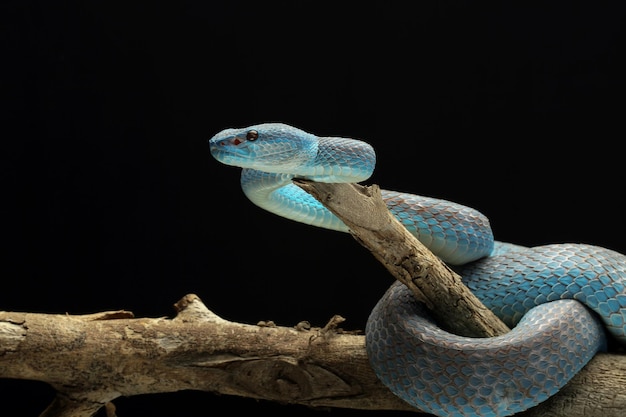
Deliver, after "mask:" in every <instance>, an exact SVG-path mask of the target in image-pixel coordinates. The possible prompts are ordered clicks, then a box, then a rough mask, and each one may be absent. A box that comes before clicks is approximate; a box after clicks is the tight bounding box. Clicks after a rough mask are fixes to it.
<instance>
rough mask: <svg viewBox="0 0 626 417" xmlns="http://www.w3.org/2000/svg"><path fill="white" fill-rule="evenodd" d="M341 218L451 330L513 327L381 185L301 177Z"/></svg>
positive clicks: (477, 332)
mask: <svg viewBox="0 0 626 417" xmlns="http://www.w3.org/2000/svg"><path fill="white" fill-rule="evenodd" d="M295 184H296V185H298V186H299V187H300V188H302V189H303V190H305V191H306V192H308V193H310V194H311V195H313V197H315V198H316V199H317V200H319V201H320V202H321V203H322V204H324V206H326V207H327V208H328V209H329V210H330V211H331V212H333V213H334V214H335V215H336V216H337V217H339V218H340V219H341V220H342V221H343V222H344V223H345V224H346V225H347V226H348V227H349V228H350V232H351V233H352V235H353V236H354V237H355V238H356V240H357V241H359V243H361V244H362V245H363V246H365V247H366V248H367V249H369V250H370V252H372V254H373V255H374V257H376V259H378V260H379V261H380V262H381V263H382V264H383V265H384V266H385V267H386V268H387V270H389V272H391V274H392V275H393V276H394V277H395V278H396V279H398V280H399V281H400V282H402V283H403V284H405V285H406V286H407V287H408V288H409V289H411V291H412V292H413V294H414V295H415V297H416V298H417V299H418V300H420V301H422V302H423V303H425V304H426V306H428V307H429V309H430V310H431V312H432V313H433V315H434V316H435V317H436V318H437V320H438V322H439V323H440V324H441V325H442V326H444V327H445V328H446V329H447V330H449V331H450V332H451V333H455V334H459V335H464V336H470V337H491V336H498V335H502V334H505V333H507V332H508V331H509V328H508V327H507V326H506V325H505V324H504V323H502V321H501V320H500V319H499V318H498V317H497V316H496V315H495V314H493V313H492V312H491V310H489V309H488V308H487V307H485V306H484V305H483V303H482V302H481V301H480V300H479V299H478V298H477V297H476V296H475V295H474V294H473V293H472V292H471V291H470V290H469V289H468V288H467V287H466V286H465V285H464V284H463V282H462V281H461V277H460V276H459V275H458V274H457V273H455V272H454V271H452V270H451V269H450V268H449V267H448V266H447V265H446V264H445V263H443V262H442V261H441V260H440V259H439V258H437V257H436V256H435V255H433V254H432V252H430V251H429V250H428V249H427V248H426V247H425V246H424V245H423V244H422V243H421V242H420V241H419V240H417V238H416V237H415V236H413V235H412V234H411V233H409V232H408V231H407V230H406V228H405V227H404V226H402V224H400V222H399V221H398V220H397V219H396V218H395V217H394V216H393V215H392V214H391V213H390V212H389V210H388V209H387V206H386V205H385V202H384V201H383V199H382V197H381V194H380V188H379V187H378V186H377V185H372V186H367V187H366V186H362V185H358V184H329V183H319V182H312V181H305V180H296V181H295Z"/></svg>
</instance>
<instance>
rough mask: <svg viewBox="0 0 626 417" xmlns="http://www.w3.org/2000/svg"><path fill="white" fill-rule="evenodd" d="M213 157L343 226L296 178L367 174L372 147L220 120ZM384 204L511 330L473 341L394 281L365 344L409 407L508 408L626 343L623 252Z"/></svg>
mask: <svg viewBox="0 0 626 417" xmlns="http://www.w3.org/2000/svg"><path fill="white" fill-rule="evenodd" d="M209 149H210V152H211V154H212V155H213V157H215V158H216V159H217V160H218V161H220V162H222V163H224V164H227V165H233V166H238V167H241V168H243V170H242V174H241V186H242V189H243V192H244V193H245V195H246V196H247V197H248V198H249V199H250V200H251V201H252V202H253V203H255V204H256V205H258V206H260V207H262V208H264V209H266V210H269V211H270V212H273V213H275V214H277V215H280V216H283V217H286V218H289V219H292V220H296V221H299V222H303V223H307V224H310V225H314V226H318V227H324V228H328V229H334V230H339V231H347V227H346V226H345V225H344V224H343V223H342V222H341V221H340V220H339V219H338V218H337V217H335V216H334V215H333V214H331V213H330V212H329V211H328V210H327V209H326V208H325V207H324V206H323V205H321V204H320V203H319V202H318V201H317V200H315V199H314V198H313V197H311V196H310V195H309V194H307V193H306V192H304V191H302V190H301V189H300V188H299V187H297V186H295V185H294V184H292V181H291V180H292V179H293V178H306V179H310V180H314V181H322V182H360V181H364V180H366V179H367V178H369V176H370V175H371V174H372V172H373V169H374V164H375V161H376V155H375V152H374V149H373V148H372V146H370V145H369V144H367V143H365V142H363V141H360V140H356V139H348V138H340V137H318V136H316V135H313V134H311V133H307V132H305V131H303V130H301V129H298V128H295V127H292V126H289V125H286V124H282V123H264V124H258V125H254V126H249V127H245V128H240V129H225V130H223V131H221V132H219V133H217V134H216V135H215V136H214V137H212V138H211V139H210V140H209ZM382 195H383V199H384V200H385V202H386V203H387V206H388V208H389V210H390V211H391V212H392V213H393V214H394V215H395V216H396V217H397V218H398V220H399V221H400V222H401V223H402V224H403V225H404V226H405V227H406V228H407V229H408V230H409V231H411V232H412V233H413V234H414V235H415V236H416V237H417V238H418V239H419V240H420V241H421V242H422V243H423V244H424V245H425V246H427V247H428V248H429V249H430V250H431V251H432V252H433V253H434V254H436V255H437V256H439V257H440V258H441V259H442V260H443V261H445V262H446V263H448V264H449V265H450V266H451V267H452V268H454V269H455V270H456V271H457V272H458V273H459V274H460V275H461V276H462V278H463V282H464V283H465V284H466V285H467V286H468V287H469V288H470V289H471V290H472V291H473V292H474V293H475V294H476V295H477V296H478V298H479V299H480V300H481V301H482V302H483V303H484V304H485V305H486V306H487V307H488V308H490V309H491V310H492V311H493V312H494V313H496V315H497V316H498V317H500V319H502V320H503V321H504V322H505V323H506V324H507V325H509V327H511V328H512V330H511V332H509V333H507V334H505V335H502V336H497V337H493V338H468V337H462V336H457V335H454V334H450V333H447V332H445V331H444V330H442V329H441V328H439V327H438V326H437V324H436V323H435V322H434V321H433V319H432V318H431V317H430V316H429V313H428V311H427V310H426V308H425V307H424V306H423V305H422V304H420V303H419V302H417V301H416V300H415V299H414V298H413V296H412V295H411V294H410V292H409V291H408V289H407V288H406V287H405V286H403V285H402V284H400V283H398V282H396V283H394V284H393V285H392V286H391V287H390V288H389V290H388V291H387V292H386V293H385V294H384V295H383V297H382V298H381V299H380V301H379V302H378V303H377V305H376V306H375V307H374V309H373V310H372V312H371V314H370V317H369V319H368V322H367V325H366V329H365V333H366V348H367V353H368V357H369V360H370V363H371V366H372V368H373V369H374V371H375V373H376V375H377V376H378V378H379V379H380V380H381V381H382V382H383V383H384V384H385V385H386V386H387V387H388V388H389V389H390V390H391V391H392V392H394V394H396V395H397V396H399V397H400V398H402V399H403V400H405V401H407V402H408V403H409V404H411V405H413V406H414V407H416V408H418V409H420V410H423V411H426V412H430V413H433V414H436V415H439V416H507V415H511V414H514V413H517V412H520V411H523V410H526V409H528V408H530V407H533V406H535V405H536V404H539V403H540V402H542V401H544V400H545V399H547V398H549V397H550V396H551V395H553V394H555V393H556V392H557V391H558V390H559V389H561V388H562V387H563V386H564V385H565V384H566V383H567V382H568V381H569V380H570V379H571V378H572V377H573V376H574V375H575V374H576V373H577V372H578V371H579V370H580V369H581V368H582V367H583V366H585V364H586V363H587V362H588V361H589V360H590V359H591V358H592V357H593V356H594V355H595V354H596V353H597V352H599V351H603V350H605V349H606V344H607V339H608V338H612V339H614V340H615V341H617V342H618V343H620V344H624V345H626V256H624V255H623V254H620V253H617V252H615V251H612V250H609V249H605V248H602V247H598V246H593V245H587V244H550V245H545V246H539V247H533V248H526V247H522V246H517V245H512V244H508V243H503V242H499V241H496V240H494V237H493V234H492V231H491V228H490V226H489V221H488V219H487V218H486V217H485V216H484V215H483V214H481V213H480V212H479V211H477V210H474V209H471V208H468V207H465V206H462V205H459V204H456V203H452V202H449V201H445V200H440V199H434V198H429V197H423V196H417V195H413V194H407V193H401V192H394V191H388V190H382Z"/></svg>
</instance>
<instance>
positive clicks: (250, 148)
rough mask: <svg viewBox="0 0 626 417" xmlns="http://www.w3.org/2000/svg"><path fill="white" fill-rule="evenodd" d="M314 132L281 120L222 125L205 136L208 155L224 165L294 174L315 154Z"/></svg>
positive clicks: (313, 158)
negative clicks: (247, 124) (225, 127)
mask: <svg viewBox="0 0 626 417" xmlns="http://www.w3.org/2000/svg"><path fill="white" fill-rule="evenodd" d="M317 147H318V140H317V137H316V136H315V135H312V134H310V133H307V132H305V131H303V130H300V129H297V128H295V127H292V126H289V125H286V124H282V123H264V124H258V125H253V126H249V127H246V128H240V129H225V130H222V131H221V132H219V133H218V134H216V135H215V136H213V137H212V138H211V139H209V150H210V151H211V155H213V157H214V158H215V159H217V160H218V161H220V162H222V163H224V164H226V165H234V166H238V167H241V168H253V169H256V170H260V171H265V172H273V173H284V172H289V173H294V174H297V173H298V170H299V168H300V167H303V166H306V165H307V164H310V163H311V161H313V160H315V156H316V154H317V150H318V149H317Z"/></svg>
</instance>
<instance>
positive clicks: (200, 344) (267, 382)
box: [0, 295, 411, 417]
mask: <svg viewBox="0 0 626 417" xmlns="http://www.w3.org/2000/svg"><path fill="white" fill-rule="evenodd" d="M176 305H177V308H178V309H179V313H178V314H177V316H176V317H175V318H173V319H165V318H132V315H131V314H129V313H128V312H123V311H121V312H107V313H102V314H99V315H90V316H71V315H54V314H34V313H14V312H0V377H3V378H18V379H31V380H37V381H43V382H47V383H48V384H50V385H51V386H52V387H54V388H55V389H56V390H57V393H58V394H57V397H56V399H55V401H54V402H53V404H51V405H50V407H48V409H47V410H46V411H45V412H44V413H43V414H42V415H41V416H42V417H87V416H92V415H93V414H95V412H96V411H98V410H99V409H100V408H102V407H104V406H105V405H106V404H107V403H108V402H110V401H112V400H114V399H115V398H117V397H120V396H133V395H138V394H150V393H165V392H173V391H179V390H200V391H208V392H213V393H221V394H228V395H235V396H242V397H251V398H257V399H265V400H273V401H278V402H281V403H287V404H288V403H297V404H303V405H307V406H311V407H341V408H354V409H392V410H407V411H410V410H411V407H410V406H409V405H407V404H405V403H404V402H402V401H401V400H400V399H398V398H397V397H395V396H394V395H393V394H391V392H389V391H388V390H387V388H386V387H385V386H384V385H382V384H381V383H380V382H379V381H378V379H377V378H376V376H375V375H374V373H373V371H372V370H371V369H370V366H369V363H368V360H367V355H366V352H365V338H364V336H362V335H355V334H351V333H349V332H342V331H341V330H340V329H338V328H337V325H338V324H339V323H340V322H341V321H342V319H341V318H339V317H335V318H333V319H331V320H330V322H329V325H327V326H326V327H324V328H321V329H320V328H313V329H309V330H306V326H298V328H295V327H294V328H288V327H280V326H272V325H270V326H268V325H266V324H264V325H262V326H259V325H249V324H241V323H234V322H230V321H227V320H224V319H222V318H220V317H218V316H217V315H215V314H214V313H212V312H211V311H210V310H208V309H207V308H206V307H205V306H204V304H203V303H202V302H201V300H200V299H199V298H198V297H197V296H195V295H188V296H186V297H184V298H183V299H182V300H181V301H179V302H178V303H177V304H176Z"/></svg>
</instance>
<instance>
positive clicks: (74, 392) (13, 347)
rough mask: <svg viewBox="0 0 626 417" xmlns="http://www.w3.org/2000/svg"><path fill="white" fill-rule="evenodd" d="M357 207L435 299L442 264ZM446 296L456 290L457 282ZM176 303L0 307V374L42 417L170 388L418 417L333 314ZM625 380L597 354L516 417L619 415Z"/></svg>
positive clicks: (392, 261) (403, 272)
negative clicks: (267, 313)
mask: <svg viewBox="0 0 626 417" xmlns="http://www.w3.org/2000/svg"><path fill="white" fill-rule="evenodd" d="M336 186H338V187H337V188H335V187H336ZM324 190H325V191H324V192H323V193H322V197H323V198H324V199H325V200H326V202H328V201H331V202H335V203H336V202H344V203H342V204H347V203H346V202H345V201H346V198H347V199H353V198H356V197H354V196H352V197H350V195H351V194H353V193H354V192H356V193H359V194H361V196H362V197H364V198H365V200H366V201H369V200H371V199H374V200H376V199H378V198H379V196H378V195H377V194H376V193H375V192H373V193H370V192H369V191H367V190H365V191H364V190H360V189H359V188H358V187H348V188H345V187H344V186H343V185H333V186H331V187H330V188H329V189H326V188H324ZM362 197H358V198H357V200H358V199H359V198H362ZM366 204H371V206H366V207H367V209H363V208H359V209H356V210H353V209H350V210H348V211H349V212H350V213H351V214H350V220H349V222H348V224H349V225H350V227H351V228H353V233H354V230H356V229H357V228H358V227H363V224H362V222H365V224H366V225H367V224H369V225H370V226H366V227H364V232H363V234H359V235H357V234H356V233H355V237H357V239H358V240H359V241H361V243H364V244H365V245H366V246H367V247H368V248H370V250H371V251H372V253H373V254H374V256H376V257H377V258H378V259H379V260H380V261H381V262H383V263H384V264H385V266H386V267H387V268H388V269H389V270H390V271H391V272H392V273H393V274H394V276H396V277H399V278H402V279H403V280H406V282H407V283H409V284H411V283H415V287H416V288H418V294H421V296H423V297H425V299H426V300H430V301H431V302H432V303H434V305H438V303H439V301H438V298H437V297H444V298H445V297H446V296H447V295H446V294H445V292H446V291H447V290H433V291H432V292H434V296H433V295H430V294H429V291H430V290H429V288H428V287H429V286H430V285H431V284H426V285H423V284H422V282H423V281H424V282H425V281H429V280H428V279H427V278H428V277H436V278H439V277H440V275H444V276H445V275H446V274H448V273H449V272H451V271H450V270H449V269H447V268H446V267H445V265H444V266H443V267H442V266H441V265H437V263H438V259H437V258H435V257H432V258H431V256H430V254H429V252H426V253H422V252H421V249H420V248H419V247H417V248H415V247H413V243H411V241H412V240H411V238H408V237H406V236H404V235H402V236H398V235H397V233H398V231H397V230H396V228H395V226H390V225H389V222H390V221H389V219H388V218H387V216H388V210H387V209H386V207H384V209H383V208H381V206H380V203H377V202H371V201H370V202H368V203H366ZM383 206H384V205H383ZM391 223H393V222H391ZM359 225H360V226H359ZM401 229H402V230H404V228H401ZM370 238H371V240H370ZM407 242H408V243H407ZM405 245H409V247H408V248H407V247H405ZM421 259H423V261H420V260H421ZM448 271H449V272H448ZM413 274H415V276H416V277H417V278H415V277H414V275H413ZM450 285H453V286H454V285H456V284H455V283H454V282H452V283H451V284H450ZM440 291H444V295H440V294H439V293H440ZM459 291H463V290H459ZM424 294H427V295H424ZM451 294H452V295H453V296H454V297H460V296H458V295H456V294H457V292H456V290H455V291H452V292H451ZM431 297H434V298H431ZM459 301H461V304H463V302H462V299H459ZM468 305H470V306H472V307H470V308H468V309H465V307H462V310H461V311H467V313H466V314H467V317H466V318H467V320H469V321H471V320H473V319H474V318H476V317H478V318H479V321H481V320H482V321H483V322H484V323H483V324H481V325H478V326H477V327H476V328H477V329H478V330H477V331H483V330H485V329H487V331H494V332H498V331H501V330H502V329H500V330H498V329H497V324H496V325H492V324H490V319H489V318H484V319H483V317H488V315H485V316H483V314H482V310H481V308H480V306H474V302H469V303H468ZM474 307H476V309H474ZM176 308H177V310H178V313H177V315H176V317H174V318H173V319H166V318H134V317H133V315H132V313H130V312H127V311H113V312H103V313H98V314H93V315H87V316H71V315H53V314H34V313H16V312H0V377H2V378H18V379H31V380H38V381H43V382H46V383H48V384H50V385H51V386H52V387H54V388H55V389H56V391H57V396H56V398H55V400H54V401H53V403H52V404H51V405H50V406H49V407H48V408H47V409H46V410H45V411H43V413H42V414H41V416H42V417H89V416H93V415H94V414H95V413H96V412H97V411H98V410H99V409H101V408H103V407H107V410H108V415H109V416H111V417H113V416H114V415H115V411H114V407H113V406H112V404H111V401H113V400H114V399H115V398H118V397H120V396H133V395H138V394H150V393H166V392H173V391H179V390H199V391H207V392H212V393H220V394H227V395H234V396H243V397H251V398H257V399H265V400H272V401H277V402H280V403H286V404H302V405H306V406H310V407H339V408H352V409H368V410H401V411H407V412H413V413H419V410H415V409H413V408H411V407H410V406H408V405H407V404H405V403H404V402H403V401H401V400H400V399H398V398H397V397H395V396H394V395H393V394H391V392H390V391H388V390H387V388H386V387H384V386H383V385H382V383H380V382H379V381H378V379H377V378H376V376H375V375H374V373H373V371H372V370H371V368H370V366H369V362H368V359H367V355H366V352H365V338H364V336H362V335H360V334H355V333H353V332H345V331H342V330H341V329H340V328H339V327H338V326H339V324H340V323H341V321H342V319H341V318H340V317H333V318H332V319H331V320H330V321H329V324H328V325H327V326H325V327H324V328H314V329H308V327H307V326H306V325H298V326H295V327H294V328H288V327H281V326H274V325H271V324H270V325H268V324H267V323H264V324H262V325H250V324H242V323H234V322H230V321H226V320H224V319H222V318H220V317H219V316H217V315H216V314H214V313H212V312H211V311H210V310H208V309H207V308H206V306H205V305H204V304H203V303H202V302H201V301H200V299H199V298H198V297H197V296H195V295H188V296H185V297H184V298H183V299H182V300H180V301H179V302H178V303H177V304H176ZM481 329H483V330H481ZM489 329H495V330H489ZM625 386H626V357H624V356H623V355H618V354H600V355H597V356H596V357H595V358H594V359H593V360H592V361H591V363H590V364H589V365H587V367H586V368H585V369H583V371H582V372H580V373H579V374H578V375H577V376H576V377H574V379H573V380H572V381H570V383H569V384H568V385H567V387H566V388H565V389H563V390H562V391H561V392H560V393H559V394H558V395H556V396H554V397H553V398H551V399H549V400H548V401H546V402H544V403H543V404H541V405H540V406H538V407H536V408H534V409H532V410H529V411H527V412H526V413H523V414H521V415H523V416H525V417H538V416H543V417H545V416H549V417H553V416H554V417H556V416H565V415H567V416H573V417H580V416H588V415H592V414H598V413H602V415H603V417H619V416H622V415H623V413H624V410H626V394H624V387H625Z"/></svg>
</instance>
